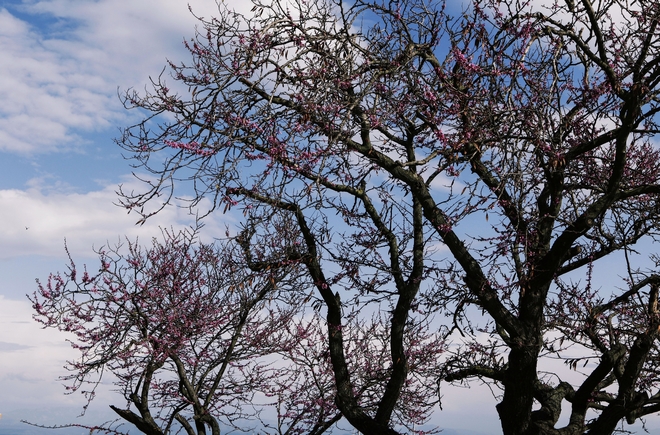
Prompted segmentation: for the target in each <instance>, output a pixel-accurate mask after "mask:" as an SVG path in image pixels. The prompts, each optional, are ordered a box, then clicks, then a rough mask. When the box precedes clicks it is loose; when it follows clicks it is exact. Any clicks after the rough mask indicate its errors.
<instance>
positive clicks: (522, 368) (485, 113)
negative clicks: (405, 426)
mask: <svg viewBox="0 0 660 435" xmlns="http://www.w3.org/2000/svg"><path fill="white" fill-rule="evenodd" d="M253 12H254V15H253V16H249V17H245V16H241V15H239V14H237V13H234V12H232V11H230V10H228V9H225V8H224V7H223V6H222V5H221V6H220V12H219V16H218V17H217V18H212V19H200V25H201V28H200V31H199V34H198V35H197V37H196V38H195V39H194V40H192V41H189V42H187V46H188V48H189V50H190V52H191V53H192V61H191V62H190V63H182V64H174V63H172V64H170V66H171V69H172V75H173V78H174V80H175V81H177V82H179V83H181V84H184V85H186V86H188V87H189V92H187V93H186V92H182V93H176V92H174V91H172V90H170V89H169V88H168V87H167V86H166V84H165V82H164V81H163V80H160V79H159V80H158V81H156V82H155V83H154V89H153V91H152V92H147V93H146V94H145V95H139V94H137V93H133V92H129V93H128V94H127V95H126V104H127V106H130V107H138V108H141V109H144V110H146V111H148V112H150V116H149V118H148V119H147V120H145V121H144V122H142V123H140V124H138V125H136V126H134V127H131V128H129V129H127V130H126V131H125V134H124V136H123V137H122V138H121V140H120V144H121V145H122V147H123V148H124V149H125V150H127V151H128V152H129V153H131V154H132V156H133V157H134V158H135V159H136V162H137V165H138V166H142V167H143V168H145V169H147V170H149V171H151V173H153V174H155V175H156V178H155V179H153V178H150V179H149V181H148V184H147V186H146V187H147V188H146V190H145V192H138V193H135V194H133V193H128V192H126V193H125V194H124V204H125V205H126V207H128V208H129V209H132V210H137V211H139V212H140V213H142V215H143V218H147V217H148V216H150V215H151V214H153V213H156V212H157V211H158V207H160V206H161V204H163V202H161V201H160V200H158V203H157V205H156V208H155V209H150V208H149V207H150V206H151V205H152V204H153V203H154V202H153V201H152V199H153V198H155V197H156V196H160V197H161V198H162V197H163V195H164V196H165V197H166V198H170V199H171V198H173V196H172V195H173V192H174V188H175V186H178V185H179V184H180V183H182V182H183V179H191V180H194V189H195V195H193V200H192V204H191V206H192V207H195V206H197V205H198V204H199V201H200V200H201V199H202V198H210V199H211V200H213V204H214V208H218V207H219V208H221V209H224V210H227V209H228V208H230V207H234V206H239V207H242V208H243V210H244V212H245V213H246V215H248V216H250V217H251V218H255V219H262V218H263V216H271V215H279V216H282V219H289V220H291V221H293V222H294V223H295V225H296V226H297V232H295V234H296V237H297V239H298V240H300V243H301V244H300V247H299V250H298V251H297V252H299V253H300V254H301V255H299V256H298V257H296V258H293V257H291V260H292V261H295V262H296V263H298V264H302V265H304V266H305V267H306V273H307V276H308V278H309V279H310V280H311V282H312V283H313V284H314V285H315V287H316V290H317V294H318V295H319V297H320V299H321V300H322V303H323V305H324V307H325V310H326V321H327V330H326V346H327V350H328V354H329V358H330V363H331V367H332V372H333V376H334V383H335V388H336V398H335V402H336V405H337V407H338V409H339V410H340V412H341V413H342V415H343V416H344V417H346V419H347V420H348V421H349V422H350V424H352V425H353V426H354V427H355V428H357V429H358V430H359V431H361V432H363V433H365V434H394V433H398V432H397V430H396V429H395V426H396V424H395V420H393V416H394V415H395V409H396V407H397V405H398V404H399V403H400V402H401V401H402V400H403V399H402V397H403V392H404V391H405V386H406V382H408V380H409V379H410V376H411V373H410V368H411V363H410V355H411V352H410V344H409V343H408V342H407V341H406V338H405V337H406V334H407V331H408V332H409V331H415V330H416V329H417V328H419V327H420V325H426V324H427V320H428V316H430V315H435V316H438V320H437V321H438V325H440V326H439V327H440V329H439V332H446V334H445V336H446V337H448V338H450V337H452V335H451V334H454V333H458V332H460V333H461V334H463V335H464V336H465V338H464V339H463V340H464V342H465V343H466V345H465V346H463V347H461V348H459V349H455V348H451V349H452V354H451V355H450V356H449V357H448V358H447V359H446V360H444V366H443V368H442V369H441V370H439V371H438V372H437V376H438V379H439V380H443V381H447V382H464V381H468V380H471V379H475V378H478V379H481V380H483V381H485V382H487V383H489V384H492V385H495V386H497V387H498V388H500V389H501V392H502V393H501V395H500V396H498V398H499V404H498V405H497V412H498V414H499V416H500V419H501V422H502V429H503V431H504V433H505V434H506V435H512V434H516V435H521V434H539V433H542V434H583V433H590V434H609V433H612V432H614V431H615V429H616V428H617V425H618V424H619V422H621V421H622V420H624V419H625V420H626V421H628V422H633V421H635V419H636V418H638V417H642V416H644V415H647V414H650V413H654V412H658V411H660V389H659V388H660V385H659V383H658V377H657V374H656V373H657V372H656V368H655V367H656V366H657V364H658V347H657V340H658V334H659V326H660V314H659V313H658V308H657V306H658V290H657V289H658V283H660V280H659V276H658V275H657V274H656V273H655V268H654V267H651V268H650V269H648V270H642V269H641V268H640V267H636V266H635V265H634V263H633V262H632V260H631V255H632V254H633V253H634V251H633V249H634V247H635V246H638V245H640V243H642V242H643V241H644V240H655V237H656V236H657V233H658V228H659V224H660V219H659V216H660V215H659V212H660V205H659V202H658V200H659V195H660V179H659V177H660V159H659V156H658V148H657V146H656V145H655V144H654V143H653V142H652V138H653V136H654V135H655V134H656V133H657V132H658V126H657V122H656V121H657V114H658V111H660V104H659V102H660V101H659V99H660V86H659V84H660V30H659V24H660V22H659V20H660V3H658V2H657V1H655V0H632V1H629V2H618V1H614V0H604V1H599V2H592V1H591V0H579V1H572V0H566V1H565V2H559V3H555V4H553V5H550V4H548V5H547V6H539V5H537V4H536V3H534V2H522V1H514V2H500V1H496V0H484V1H480V0H475V1H473V2H472V3H471V5H470V7H469V8H467V9H466V10H465V11H464V12H456V16H455V17H453V16H451V14H450V11H448V8H447V7H446V6H445V5H444V4H442V3H441V2H437V1H433V0H428V1H426V0H403V1H398V2H395V1H391V2H385V1H379V0H375V1H368V0H356V1H354V2H351V4H350V5H349V4H347V3H345V2H341V1H335V0H307V1H304V0H294V1H291V2H281V1H273V2H263V3H262V2H259V1H255V2H254V8H253ZM160 115H166V116H163V117H162V118H161V117H159V116H160ZM154 121H158V122H160V130H159V129H158V128H157V127H156V124H155V122H154ZM163 159H165V163H164V164H163ZM167 203H169V201H166V202H165V204H167ZM163 206H164V205H163ZM260 222H262V223H264V225H263V226H262V228H264V229H263V231H266V230H267V227H268V225H267V224H265V222H267V221H265V220H261V221H260ZM290 234H291V233H290V232H289V233H283V234H280V235H278V233H277V231H275V232H273V237H274V238H275V239H279V240H283V239H284V238H286V237H288V236H289V235H290ZM282 253H283V255H284V254H286V252H285V251H282ZM614 255H618V257H616V258H619V259H620V269H619V270H618V271H614V270H612V271H611V273H612V274H613V277H614V275H615V274H617V273H618V274H619V276H621V277H622V279H621V281H620V282H619V283H615V282H614V280H612V283H611V285H610V286H609V287H607V288H603V289H600V288H596V287H595V285H594V281H593V275H592V270H593V268H594V267H597V265H598V263H599V262H601V260H602V259H604V258H607V257H611V256H614ZM374 312H379V313H380V316H382V317H383V318H385V319H386V321H385V323H386V324H388V325H391V329H390V330H389V331H388V334H387V339H388V340H387V341H388V348H389V349H388V352H387V354H386V355H385V354H384V355H383V359H382V360H381V361H379V364H380V369H379V372H381V373H384V374H385V375H384V376H383V377H381V378H379V379H378V381H377V383H378V388H376V389H375V390H374V400H372V401H370V403H372V404H374V406H373V407H371V406H366V405H365V404H364V403H362V402H361V401H360V396H359V391H360V390H359V388H356V386H359V385H361V380H360V379H361V376H362V372H360V371H359V370H356V369H355V368H353V367H351V365H350V362H349V361H350V354H349V349H350V344H349V340H348V339H347V335H346V334H345V330H344V326H345V325H348V324H350V323H351V322H352V321H354V320H355V319H357V318H363V319H364V318H366V316H371V315H373V313H374ZM479 312H481V313H483V314H484V316H485V317H480V316H478V315H477V316H473V315H472V314H474V313H479ZM442 316H446V317H444V319H445V320H443V319H442ZM445 326H446V327H447V330H444V329H442V328H444V327H445ZM450 333H451V334H450ZM546 358H559V359H564V360H565V361H566V362H567V363H568V365H569V366H571V367H573V368H575V367H577V364H578V363H580V364H586V365H585V366H584V368H583V369H582V370H583V371H584V375H583V376H582V378H581V380H579V381H572V382H568V381H566V380H565V378H564V376H563V374H562V373H560V372H555V373H552V376H546V375H545V374H544V373H543V372H542V371H541V369H540V367H539V364H540V363H542V362H543V361H544V359H546ZM376 397H377V399H376ZM567 403H568V405H567V406H568V409H569V410H570V421H569V422H568V423H567V424H566V425H565V426H564V427H561V428H560V427H557V422H558V419H559V415H560V411H561V410H562V407H563V406H564V405H565V404H567Z"/></svg>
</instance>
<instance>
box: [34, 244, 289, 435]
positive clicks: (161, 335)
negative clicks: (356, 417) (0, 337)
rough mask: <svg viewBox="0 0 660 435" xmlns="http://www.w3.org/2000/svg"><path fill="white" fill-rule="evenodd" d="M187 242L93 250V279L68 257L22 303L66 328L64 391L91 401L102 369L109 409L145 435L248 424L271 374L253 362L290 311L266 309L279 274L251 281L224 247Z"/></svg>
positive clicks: (196, 433)
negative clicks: (116, 397)
mask: <svg viewBox="0 0 660 435" xmlns="http://www.w3.org/2000/svg"><path fill="white" fill-rule="evenodd" d="M195 237H196V234H195V233H194V232H181V233H177V234H172V233H169V232H164V241H163V242H159V241H157V240H155V239H154V241H153V244H152V246H151V247H150V248H148V249H142V248H141V247H140V246H139V245H138V244H137V243H129V244H128V247H127V251H128V252H127V253H124V252H123V249H122V248H121V247H117V248H115V249H112V250H107V251H106V250H101V251H99V259H100V263H101V267H100V270H99V272H98V273H94V274H92V273H90V272H88V271H87V269H86V268H85V270H84V271H82V273H81V271H79V269H77V268H76V266H75V264H74V263H73V261H72V262H71V265H70V267H69V271H68V272H67V273H65V274H57V275H51V276H50V277H49V279H48V281H47V282H46V283H43V284H41V283H40V284H39V291H38V292H37V293H35V294H34V296H33V297H32V298H31V301H32V302H33V305H34V308H35V310H36V316H35V318H36V319H37V320H38V321H40V322H41V323H43V324H44V325H45V326H48V327H56V328H59V329H60V330H63V331H68V332H71V333H72V334H73V337H74V339H73V340H72V341H71V343H72V345H73V347H74V348H76V349H77V350H79V351H80V358H79V359H77V360H75V361H72V362H70V363H69V366H68V370H69V371H71V375H70V376H67V377H65V378H64V379H66V380H68V381H70V386H69V387H67V388H68V389H70V390H72V391H76V390H78V389H81V388H86V387H85V386H86V385H91V388H89V389H87V390H84V391H83V390H81V391H83V393H84V394H85V395H86V396H87V397H88V400H91V399H92V398H93V396H94V391H95V389H96V385H98V383H99V382H100V381H101V379H102V376H104V375H106V376H107V374H105V372H110V373H111V374H112V378H113V380H114V384H115V385H116V386H117V389H118V391H119V392H121V394H122V395H123V396H124V398H125V399H126V401H127V404H126V406H125V407H117V406H112V409H113V410H114V411H115V412H116V413H117V414H118V415H119V416H120V417H121V418H122V419H123V420H125V421H127V422H130V423H132V424H133V425H134V426H135V427H136V428H137V429H139V430H140V431H141V432H142V433H145V434H150V435H160V434H166V433H174V428H176V429H177V430H183V432H184V433H186V434H188V435H201V434H206V433H212V434H213V435H217V434H220V427H221V425H222V424H224V425H232V424H240V423H241V420H245V419H249V418H250V417H251V415H250V413H249V408H248V407H247V406H246V405H247V404H249V403H250V402H251V401H252V399H253V398H254V396H255V393H256V392H257V391H259V389H260V388H264V385H266V383H267V382H268V381H269V378H270V376H272V373H271V369H270V367H269V364H268V362H267V361H265V360H264V359H263V358H262V357H264V356H266V355H268V354H270V353H273V352H274V351H275V350H276V349H281V348H282V347H283V346H284V345H285V343H284V341H283V339H284V338H286V337H285V334H284V333H283V332H280V331H284V330H285V327H286V325H287V324H288V323H289V322H290V321H291V317H292V315H293V312H294V310H293V309H283V308H282V307H283V305H282V304H273V303H268V300H269V299H270V300H271V301H272V299H273V298H277V297H279V294H278V292H277V289H276V288H277V286H278V285H282V286H286V281H285V279H286V278H287V275H288V274H289V273H290V272H291V270H290V268H289V270H287V269H286V268H285V267H283V266H282V267H279V268H276V267H273V268H270V270H269V271H268V273H264V272H262V273H260V274H259V275H258V276H255V275H254V274H251V273H248V272H247V269H246V268H245V267H242V265H241V263H240V262H239V261H238V260H237V258H240V257H237V253H236V252H233V251H232V250H231V249H229V245H227V246H226V247H225V249H218V248H216V247H215V246H213V245H204V244H198V245H197V244H195ZM239 253H240V251H239ZM293 299H294V298H291V299H290V300H293ZM292 306H295V304H292ZM106 429H108V428H106ZM108 430H110V431H111V429H108Z"/></svg>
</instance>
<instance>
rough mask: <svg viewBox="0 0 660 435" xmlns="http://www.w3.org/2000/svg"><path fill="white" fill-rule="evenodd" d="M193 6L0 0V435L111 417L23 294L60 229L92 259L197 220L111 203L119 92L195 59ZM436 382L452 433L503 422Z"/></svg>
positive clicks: (441, 420)
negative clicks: (87, 391) (88, 396)
mask: <svg viewBox="0 0 660 435" xmlns="http://www.w3.org/2000/svg"><path fill="white" fill-rule="evenodd" d="M225 2H226V3H228V4H229V5H230V7H232V8H234V9H237V10H239V11H243V12H245V13H248V12H249V9H250V7H251V4H250V3H249V2H247V1H240V0H225ZM188 5H190V7H191V8H192V10H193V11H194V12H195V14H196V15H198V16H205V17H209V16H211V15H213V14H214V13H215V12H217V6H216V4H215V2H214V1H213V0H187V1H185V0H87V1H83V0H44V1H33V0H25V1H20V0H0V102H1V104H0V248H1V249H0V391H1V392H2V394H0V413H1V414H2V418H1V419H0V435H5V434H21V433H22V434H26V435H28V434H36V433H42V432H43V431H38V430H36V429H33V428H31V427H29V426H26V425H22V424H20V423H19V421H20V420H21V419H27V420H30V421H32V422H34V423H38V424H45V425H48V424H62V423H98V422H101V421H105V420H104V419H110V418H112V417H113V415H112V414H111V412H110V411H109V410H108V407H107V405H108V404H110V403H117V404H121V400H120V399H119V396H118V395H116V394H115V393H113V392H112V391H111V386H109V385H102V386H101V389H100V391H99V395H98V397H97V399H96V400H95V402H94V403H93V404H92V406H91V407H90V409H89V411H88V412H87V415H86V416H85V417H84V418H82V419H81V418H78V415H79V414H80V413H81V410H82V406H83V405H84V403H85V402H84V399H83V398H82V397H81V396H79V395H76V394H74V395H69V396H66V395H64V391H65V390H64V388H63V386H62V382H61V381H59V380H58V377H59V376H62V375H64V374H66V372H65V371H64V370H63V365H64V364H65V361H66V359H67V358H74V357H75V355H76V354H75V352H74V351H73V350H72V349H71V348H70V346H69V344H68V343H67V342H66V341H65V339H66V336H64V335H63V334H61V333H59V332H57V331H52V330H43V329H41V328H40V326H39V325H38V324H37V323H36V322H34V321H33V320H32V318H31V315H32V309H31V306H30V303H29V301H28V300H27V298H26V294H29V293H32V292H33V291H35V289H36V283H35V279H41V280H45V279H46V278H47V277H48V274H49V273H50V272H56V271H63V270H64V269H65V267H66V263H67V257H66V253H65V250H64V244H65V240H66V244H67V246H68V249H69V251H70V252H71V254H72V256H73V257H74V258H75V259H76V260H77V261H78V262H88V263H89V264H95V261H94V255H93V251H92V249H93V247H96V248H98V247H100V246H102V245H104V244H106V243H116V242H117V241H119V240H121V239H122V238H123V237H127V238H129V239H130V240H135V239H136V238H140V239H141V240H147V241H148V240H149V239H150V238H151V237H153V236H156V235H158V234H159V231H160V230H159V227H173V228H182V227H184V226H185V225H188V224H190V223H192V219H191V217H190V216H189V215H188V213H187V210H185V209H177V208H175V207H169V208H166V209H165V210H164V211H163V212H161V213H160V214H159V215H158V216H156V217H155V218H153V219H151V220H149V221H148V222H147V223H146V224H145V225H142V226H136V225H135V223H136V221H137V220H138V218H139V217H138V216H137V215H134V214H127V213H126V211H125V210H124V209H122V208H120V207H118V206H116V205H115V203H116V202H117V193H116V191H117V189H118V186H119V185H120V184H121V185H123V186H124V187H128V188H130V186H131V185H132V184H135V183H136V182H135V181H134V179H133V176H132V175H131V168H130V166H129V162H127V161H126V160H124V158H123V157H122V155H121V150H120V148H119V147H118V146H117V145H115V144H114V142H113V138H115V137H117V136H118V135H119V129H120V128H121V127H125V126H128V125H130V124H131V123H132V122H135V121H137V120H138V118H137V116H138V114H136V113H134V112H129V111H126V110H125V109H124V108H123V106H122V104H121V102H120V99H119V98H118V92H121V91H122V90H126V89H129V88H136V89H138V90H140V89H143V88H144V87H145V85H147V84H148V83H149V77H150V76H157V75H158V74H159V73H160V72H161V71H162V69H163V67H164V65H165V64H166V60H167V59H169V60H172V61H175V62H176V61H178V60H187V59H188V58H187V52H186V51H185V49H184V47H183V44H182V42H183V39H184V38H186V37H191V36H192V35H193V34H194V29H195V25H196V20H195V18H194V17H193V16H192V14H191V13H190V12H189V10H188ZM228 219H230V218H229V217H227V216H223V215H221V214H220V215H217V216H216V215H212V216H210V217H209V218H208V219H207V220H206V221H205V222H206V226H205V228H204V229H203V235H204V236H205V237H213V235H214V234H221V233H223V232H224V229H223V228H224V226H225V225H231V222H230V221H228ZM441 392H442V394H443V395H444V400H443V410H442V411H438V412H437V413H436V415H435V416H434V423H436V424H439V425H440V426H441V427H442V428H444V429H446V431H445V433H446V434H450V435H478V434H493V433H498V432H499V422H498V420H497V416H496V414H495V408H494V405H495V399H493V397H492V395H491V394H490V392H489V390H488V389H486V388H483V387H482V388H472V389H460V388H453V387H449V386H443V388H442V390H441ZM475 410H478V415H479V417H478V418H474V416H475ZM651 427H653V426H652V425H651ZM656 427H660V423H659V424H657V425H656ZM45 433H55V434H57V433H66V434H69V433H76V432H75V431H74V430H73V429H63V430H59V431H55V432H45ZM80 433H85V432H84V431H80ZM87 433H88V432H87ZM651 433H656V434H660V430H659V431H655V432H654V431H652V432H651Z"/></svg>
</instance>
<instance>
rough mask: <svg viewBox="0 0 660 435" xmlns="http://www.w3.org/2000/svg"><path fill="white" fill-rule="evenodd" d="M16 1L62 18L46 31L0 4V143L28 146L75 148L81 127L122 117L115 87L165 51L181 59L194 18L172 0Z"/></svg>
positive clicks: (137, 76) (159, 62) (143, 79)
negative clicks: (137, 0)
mask: <svg viewBox="0 0 660 435" xmlns="http://www.w3.org/2000/svg"><path fill="white" fill-rule="evenodd" d="M235 3H236V4H237V5H240V6H241V7H243V8H244V7H247V5H246V4H245V3H246V2H235ZM248 5H250V4H249V3H248ZM190 6H191V7H192V9H193V11H194V12H195V13H196V14H197V15H198V16H205V17H209V16H212V15H217V14H218V9H217V5H216V4H215V2H213V1H212V0H194V1H190ZM20 8H21V10H22V11H23V12H27V13H28V14H32V16H34V17H37V18H39V17H41V18H42V19H44V18H49V19H52V18H55V19H59V20H62V21H63V22H64V23H67V25H66V26H65V25H60V26H57V25H56V26H55V27H54V28H55V29H56V31H54V32H51V33H48V32H46V31H44V29H39V28H37V27H36V26H31V25H29V24H27V23H26V22H25V21H22V20H21V19H19V18H17V17H16V16H14V15H12V14H11V12H10V11H8V10H7V9H2V8H0V100H2V101H3V104H2V107H0V151H10V152H19V153H28V154H30V153H38V152H47V151H53V150H56V149H72V148H79V147H80V146H82V145H83V144H84V141H83V139H81V137H80V135H81V134H82V133H83V132H93V131H99V130H102V129H108V128H111V127H113V126H116V125H124V124H126V122H127V121H126V120H127V119H128V118H127V113H126V112H125V111H124V109H123V107H122V106H121V104H120V101H119V99H118V98H117V89H118V88H119V89H127V88H129V87H136V88H140V89H141V88H142V87H143V86H144V85H146V84H147V83H148V77H149V76H150V75H151V76H157V75H158V74H159V73H160V71H161V70H162V68H163V67H164V66H165V64H166V59H167V58H170V59H171V60H173V61H180V60H187V59H188V55H187V54H186V52H185V49H184V48H183V44H182V41H183V39H184V38H186V37H188V38H189V37H191V36H192V35H193V34H194V28H195V25H196V24H197V20H196V19H195V18H194V17H193V16H192V14H190V12H189V11H188V7H187V4H186V2H182V1H178V0H142V1H139V2H136V1H130V0H120V1H117V0H100V1H94V2H80V1H74V0H44V1H37V2H25V3H24V4H23V5H22V6H20ZM69 24H71V25H69Z"/></svg>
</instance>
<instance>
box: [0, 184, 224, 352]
mask: <svg viewBox="0 0 660 435" xmlns="http://www.w3.org/2000/svg"><path fill="white" fill-rule="evenodd" d="M130 183H135V182H134V181H132V180H129V181H128V182H127V184H130ZM32 184H33V187H31V188H28V189H26V190H18V189H7V190H0V245H2V246H3V249H2V251H1V252H0V259H2V258H10V257H17V256H25V255H45V256H55V257H63V254H64V251H63V242H64V239H65V238H66V240H67V245H68V247H69V249H70V251H71V252H72V253H73V254H78V255H89V254H90V249H91V246H92V244H94V245H95V246H96V247H99V246H101V245H103V244H105V243H106V242H108V241H109V242H110V243H114V242H116V241H118V240H119V239H120V238H123V237H124V235H125V236H126V237H128V238H129V239H130V240H134V239H135V238H136V237H138V236H139V237H140V238H141V239H142V240H143V241H145V242H146V241H148V240H149V239H150V238H151V237H153V236H157V235H159V234H160V228H161V227H164V228H169V227H174V228H175V229H176V228H181V227H183V226H186V225H191V224H193V223H194V218H193V217H192V216H190V214H189V211H188V209H186V208H180V207H175V206H169V207H166V208H165V209H164V210H163V211H161V212H160V213H159V214H158V215H156V216H155V217H153V218H152V219H150V220H148V221H147V223H146V224H145V225H143V226H136V225H135V223H136V221H137V220H138V219H139V216H138V215H136V214H135V213H131V214H127V212H126V210H125V209H123V208H121V207H118V206H116V205H114V203H115V202H116V201H117V194H116V192H115V190H116V186H108V187H105V188H103V189H101V190H96V191H92V192H88V193H70V192H61V191H49V190H47V189H46V188H44V187H43V186H41V184H40V183H38V182H36V183H32ZM225 223H226V224H229V225H230V226H231V223H232V218H231V216H230V215H222V214H220V213H215V214H214V215H212V216H209V217H208V218H207V219H205V220H204V224H205V228H204V231H203V233H204V235H206V236H207V238H212V237H214V236H215V237H219V236H221V235H223V234H224V225H225ZM0 341H1V340H0Z"/></svg>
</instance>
